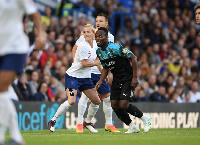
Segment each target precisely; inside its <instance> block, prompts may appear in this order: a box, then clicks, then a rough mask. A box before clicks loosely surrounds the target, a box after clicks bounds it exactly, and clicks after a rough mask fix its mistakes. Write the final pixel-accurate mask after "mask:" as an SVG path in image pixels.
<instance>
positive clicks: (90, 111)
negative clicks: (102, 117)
mask: <svg viewBox="0 0 200 145" xmlns="http://www.w3.org/2000/svg"><path fill="white" fill-rule="evenodd" d="M98 109H99V105H95V104H93V103H91V104H90V106H89V108H88V115H87V118H86V119H85V121H86V122H87V123H91V121H92V118H93V117H94V115H95V114H96V113H97V111H98Z"/></svg>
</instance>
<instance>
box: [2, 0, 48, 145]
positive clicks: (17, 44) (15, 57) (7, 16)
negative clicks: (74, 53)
mask: <svg viewBox="0 0 200 145" xmlns="http://www.w3.org/2000/svg"><path fill="white" fill-rule="evenodd" d="M25 13H26V14H28V15H30V18H31V19H32V20H33V22H34V23H35V26H36V28H37V30H38V35H37V37H36V41H35V46H36V48H37V49H38V48H40V49H44V47H45V44H46V35H45V32H44V31H43V30H42V24H41V19H40V14H39V13H38V12H37V9H36V7H35V5H34V2H33V1H32V0H0V144H1V145H3V144H4V141H5V132H4V131H5V128H7V127H8V129H9V132H10V136H11V141H10V142H9V143H8V144H13V145H15V144H17V145H22V144H23V139H22V136H21V134H20V132H19V128H18V123H17V119H16V110H15V106H14V104H13V102H12V101H11V100H10V97H9V96H8V86H9V85H10V84H11V83H12V82H13V80H14V77H15V76H16V74H21V73H22V71H23V65H24V63H25V58H26V53H27V52H28V48H29V44H28V39H27V36H26V35H25V33H24V31H23V23H22V19H23V15H24V14H25Z"/></svg>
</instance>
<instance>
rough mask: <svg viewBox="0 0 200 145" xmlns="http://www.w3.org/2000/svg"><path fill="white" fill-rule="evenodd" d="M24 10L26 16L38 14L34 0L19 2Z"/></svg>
mask: <svg viewBox="0 0 200 145" xmlns="http://www.w3.org/2000/svg"><path fill="white" fill-rule="evenodd" d="M19 1H20V4H21V6H22V8H24V9H25V12H26V14H28V15H31V14H33V13H35V12H37V8H36V6H35V3H34V2H33V0H19Z"/></svg>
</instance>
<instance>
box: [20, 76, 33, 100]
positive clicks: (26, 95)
mask: <svg viewBox="0 0 200 145" xmlns="http://www.w3.org/2000/svg"><path fill="white" fill-rule="evenodd" d="M17 87H18V88H19V91H20V92H21V94H22V96H23V100H25V101H31V100H32V94H31V88H30V86H29V84H28V83H27V78H26V75H25V74H22V75H21V76H19V80H18V83H17Z"/></svg>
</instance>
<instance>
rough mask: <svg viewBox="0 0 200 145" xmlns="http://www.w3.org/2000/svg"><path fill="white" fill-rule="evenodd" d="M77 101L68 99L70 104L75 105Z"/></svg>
mask: <svg viewBox="0 0 200 145" xmlns="http://www.w3.org/2000/svg"><path fill="white" fill-rule="evenodd" d="M75 102H76V100H68V103H69V104H70V105H74V103H75Z"/></svg>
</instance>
